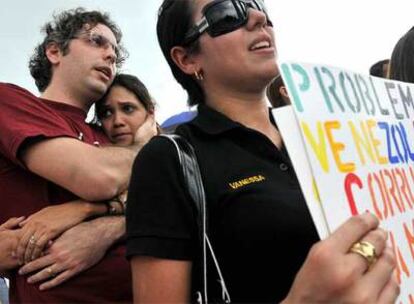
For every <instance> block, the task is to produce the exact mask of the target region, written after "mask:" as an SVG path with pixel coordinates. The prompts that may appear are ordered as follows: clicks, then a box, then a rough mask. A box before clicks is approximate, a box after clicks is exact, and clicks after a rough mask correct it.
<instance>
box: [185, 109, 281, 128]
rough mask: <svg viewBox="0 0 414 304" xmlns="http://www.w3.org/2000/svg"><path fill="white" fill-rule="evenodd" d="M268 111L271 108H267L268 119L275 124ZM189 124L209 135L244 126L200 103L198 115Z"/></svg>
mask: <svg viewBox="0 0 414 304" xmlns="http://www.w3.org/2000/svg"><path fill="white" fill-rule="evenodd" d="M270 111H271V109H270V108H269V118H270V121H271V122H272V124H273V125H275V126H276V123H275V121H274V119H273V115H272V114H271V112H270ZM189 124H190V125H193V126H195V127H197V128H198V129H200V130H201V131H203V132H205V133H207V134H210V135H216V134H221V133H224V132H226V131H229V130H232V129H237V128H246V127H245V126H243V125H242V124H240V123H238V122H236V121H234V120H231V119H230V118H228V117H227V116H225V115H224V114H222V113H220V112H217V111H216V110H214V109H212V108H210V107H209V106H207V105H206V104H200V105H199V106H198V115H197V116H196V117H195V118H194V119H193V120H192V121H191V122H189Z"/></svg>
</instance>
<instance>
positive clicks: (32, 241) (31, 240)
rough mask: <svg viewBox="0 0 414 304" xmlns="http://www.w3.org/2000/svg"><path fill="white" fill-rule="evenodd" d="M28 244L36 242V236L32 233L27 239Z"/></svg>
mask: <svg viewBox="0 0 414 304" xmlns="http://www.w3.org/2000/svg"><path fill="white" fill-rule="evenodd" d="M29 244H32V245H33V244H36V237H35V236H34V235H32V236H31V237H30V239H29Z"/></svg>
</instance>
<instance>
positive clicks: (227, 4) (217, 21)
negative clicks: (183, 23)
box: [183, 0, 273, 45]
mask: <svg viewBox="0 0 414 304" xmlns="http://www.w3.org/2000/svg"><path fill="white" fill-rule="evenodd" d="M249 8H252V9H255V10H258V11H260V12H263V13H264V14H265V15H266V20H267V25H268V26H273V24H272V22H271V21H270V20H269V16H268V14H267V12H266V8H265V6H264V3H263V1H262V0H217V1H213V2H211V3H209V4H207V5H206V6H205V7H204V8H203V10H202V13H203V18H202V19H201V20H200V21H199V22H197V23H196V24H195V25H194V26H193V27H191V28H190V29H189V31H188V32H187V34H186V35H185V38H184V43H183V45H189V44H190V43H192V42H194V41H195V40H197V39H198V38H199V37H200V36H201V34H203V33H204V32H206V31H207V33H208V34H209V35H210V36H211V37H217V36H220V35H224V34H227V33H230V32H232V31H234V30H236V29H238V28H240V27H242V26H243V25H245V24H246V23H247V20H248V9H249Z"/></svg>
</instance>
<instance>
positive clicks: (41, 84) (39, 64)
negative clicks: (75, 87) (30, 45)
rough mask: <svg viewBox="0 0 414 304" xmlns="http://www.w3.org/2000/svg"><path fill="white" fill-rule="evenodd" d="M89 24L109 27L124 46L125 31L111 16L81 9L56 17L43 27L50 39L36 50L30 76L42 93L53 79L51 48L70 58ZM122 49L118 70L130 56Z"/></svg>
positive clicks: (47, 38)
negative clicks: (71, 44)
mask: <svg viewBox="0 0 414 304" xmlns="http://www.w3.org/2000/svg"><path fill="white" fill-rule="evenodd" d="M86 24H87V25H89V26H91V27H94V26H96V25H97V24H103V25H105V26H107V27H108V28H109V29H110V30H111V31H112V32H113V33H114V36H115V38H116V41H117V43H118V44H119V43H120V41H121V38H122V33H121V30H120V29H119V28H118V26H117V25H116V24H115V23H114V22H113V21H112V20H111V19H110V17H109V15H108V14H107V13H101V12H99V11H86V10H85V9H84V8H82V7H78V8H76V9H71V10H66V11H63V12H61V13H59V14H58V15H54V16H53V20H52V21H51V22H48V23H46V24H45V25H44V26H43V28H42V31H43V32H44V33H45V34H46V36H45V38H44V39H43V42H41V43H40V44H39V45H38V46H37V47H36V48H35V50H34V54H33V55H32V57H31V58H30V61H29V70H30V74H31V75H32V77H33V78H34V79H35V83H36V86H37V88H38V89H39V91H40V92H44V90H45V89H46V88H47V87H48V85H49V83H50V80H51V78H52V65H51V63H50V61H49V59H48V58H47V56H46V48H47V46H48V45H49V44H50V43H52V42H53V43H56V44H57V45H58V47H59V48H60V49H61V51H62V53H63V54H64V55H66V54H67V53H68V50H69V49H68V47H69V42H70V40H71V39H73V38H74V37H76V35H78V34H79V32H80V31H81V30H82V29H83V28H84V26H85V25H86ZM119 48H120V53H119V54H117V55H118V57H117V59H116V65H117V67H120V66H121V65H122V63H123V62H124V60H125V58H126V56H127V53H126V50H125V49H124V48H123V47H122V46H121V45H119Z"/></svg>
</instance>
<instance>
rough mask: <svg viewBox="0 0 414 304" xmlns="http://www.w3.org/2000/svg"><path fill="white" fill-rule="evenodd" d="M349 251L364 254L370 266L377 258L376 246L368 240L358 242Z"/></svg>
mask: <svg viewBox="0 0 414 304" xmlns="http://www.w3.org/2000/svg"><path fill="white" fill-rule="evenodd" d="M349 251H350V252H353V253H356V254H359V255H360V256H362V257H363V258H364V259H365V260H366V261H367V263H368V267H371V265H372V264H374V263H375V261H376V260H377V254H376V252H375V246H374V245H372V244H371V243H370V242H367V241H362V242H356V243H355V244H354V245H352V247H351V249H350V250H349Z"/></svg>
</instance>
